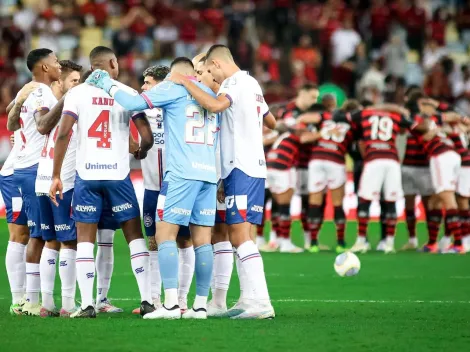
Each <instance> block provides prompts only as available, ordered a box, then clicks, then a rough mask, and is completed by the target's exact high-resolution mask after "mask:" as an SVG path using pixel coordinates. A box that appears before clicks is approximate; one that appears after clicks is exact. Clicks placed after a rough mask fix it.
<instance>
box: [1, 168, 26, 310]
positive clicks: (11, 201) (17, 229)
mask: <svg viewBox="0 0 470 352" xmlns="http://www.w3.org/2000/svg"><path fill="white" fill-rule="evenodd" d="M0 192H1V193H2V198H3V202H4V204H5V211H6V218H7V223H8V232H9V239H8V246H7V251H6V255H5V266H6V270H7V275H8V282H9V284H10V291H11V297H12V302H11V306H10V313H11V314H13V315H19V314H21V313H22V309H23V305H24V294H25V280H26V265H25V255H26V245H27V244H28V240H29V230H28V227H27V222H28V221H27V218H26V213H25V211H24V206H23V200H22V199H21V193H20V191H19V190H18V188H17V187H16V186H15V184H14V182H13V175H10V176H1V175H0Z"/></svg>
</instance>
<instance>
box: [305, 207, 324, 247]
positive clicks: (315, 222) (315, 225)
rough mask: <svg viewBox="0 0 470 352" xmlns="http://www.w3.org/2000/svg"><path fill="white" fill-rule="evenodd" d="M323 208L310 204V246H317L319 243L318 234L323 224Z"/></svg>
mask: <svg viewBox="0 0 470 352" xmlns="http://www.w3.org/2000/svg"><path fill="white" fill-rule="evenodd" d="M322 217H323V216H322V206H321V205H316V204H310V205H309V208H308V222H309V226H308V228H309V231H310V244H311V245H312V246H316V245H317V242H318V233H319V232H320V227H321V223H322Z"/></svg>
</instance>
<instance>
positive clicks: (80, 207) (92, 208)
mask: <svg viewBox="0 0 470 352" xmlns="http://www.w3.org/2000/svg"><path fill="white" fill-rule="evenodd" d="M75 210H76V211H81V212H84V213H93V212H95V211H96V207H95V206H93V205H80V204H77V205H76V206H75Z"/></svg>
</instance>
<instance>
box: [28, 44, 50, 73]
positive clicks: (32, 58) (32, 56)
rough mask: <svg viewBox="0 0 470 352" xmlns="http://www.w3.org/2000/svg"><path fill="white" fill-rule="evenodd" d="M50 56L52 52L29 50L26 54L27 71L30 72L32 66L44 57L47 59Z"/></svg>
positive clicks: (48, 50)
mask: <svg viewBox="0 0 470 352" xmlns="http://www.w3.org/2000/svg"><path fill="white" fill-rule="evenodd" d="M50 54H52V50H50V49H46V48H41V49H34V50H31V51H30V52H29V54H28V57H27V58H26V65H27V66H28V69H29V70H30V71H31V72H32V71H33V68H34V66H36V64H37V63H38V62H39V61H41V60H42V59H44V58H45V57H48V56H49V55H50Z"/></svg>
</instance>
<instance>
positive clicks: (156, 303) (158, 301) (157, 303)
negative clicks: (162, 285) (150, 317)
mask: <svg viewBox="0 0 470 352" xmlns="http://www.w3.org/2000/svg"><path fill="white" fill-rule="evenodd" d="M152 303H153V305H154V306H155V309H159V308H161V307H163V305H162V302H161V301H160V298H155V299H154V300H153V301H152Z"/></svg>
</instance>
